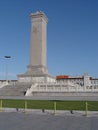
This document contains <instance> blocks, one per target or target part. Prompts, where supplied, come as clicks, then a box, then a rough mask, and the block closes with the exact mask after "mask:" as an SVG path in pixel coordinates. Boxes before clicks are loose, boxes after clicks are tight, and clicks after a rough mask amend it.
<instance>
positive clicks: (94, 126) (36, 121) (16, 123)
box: [0, 110, 98, 130]
mask: <svg viewBox="0 0 98 130" xmlns="http://www.w3.org/2000/svg"><path fill="white" fill-rule="evenodd" d="M84 114H85V113H84V112H80V111H74V114H71V113H70V112H69V111H56V115H54V114H53V111H45V112H42V110H33V111H32V112H31V111H26V113H24V112H23V111H18V112H16V111H14V110H13V111H6V112H0V130H98V112H88V116H87V117H86V116H84Z"/></svg>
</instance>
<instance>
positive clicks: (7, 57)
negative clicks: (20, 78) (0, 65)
mask: <svg viewBox="0 0 98 130" xmlns="http://www.w3.org/2000/svg"><path fill="white" fill-rule="evenodd" d="M4 57H5V59H10V58H11V56H4ZM5 77H6V81H8V61H6V72H5Z"/></svg>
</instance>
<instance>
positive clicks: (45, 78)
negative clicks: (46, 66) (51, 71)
mask: <svg viewBox="0 0 98 130" xmlns="http://www.w3.org/2000/svg"><path fill="white" fill-rule="evenodd" d="M18 82H26V83H27V82H55V77H53V76H50V75H48V74H44V75H27V74H21V75H18Z"/></svg>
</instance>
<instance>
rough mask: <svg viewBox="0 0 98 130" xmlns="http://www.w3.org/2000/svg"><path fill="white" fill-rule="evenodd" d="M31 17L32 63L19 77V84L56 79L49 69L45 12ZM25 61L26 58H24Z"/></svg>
mask: <svg viewBox="0 0 98 130" xmlns="http://www.w3.org/2000/svg"><path fill="white" fill-rule="evenodd" d="M30 17H31V40H30V63H29V65H28V66H27V71H26V73H24V74H19V75H18V81H19V82H33V81H35V82H50V81H54V78H53V77H52V76H50V75H49V74H48V69H47V55H46V54H47V49H46V48H47V47H46V46H47V44H46V42H47V23H48V19H47V17H46V15H45V14H44V13H43V12H41V11H40V12H36V13H33V14H31V15H30ZM24 59H25V58H24Z"/></svg>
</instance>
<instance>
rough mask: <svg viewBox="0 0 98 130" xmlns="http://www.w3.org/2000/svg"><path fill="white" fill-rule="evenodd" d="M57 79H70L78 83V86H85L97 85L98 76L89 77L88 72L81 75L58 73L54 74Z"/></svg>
mask: <svg viewBox="0 0 98 130" xmlns="http://www.w3.org/2000/svg"><path fill="white" fill-rule="evenodd" d="M56 80H57V81H66V80H68V81H71V82H72V83H75V84H79V85H80V86H85V87H87V86H88V87H94V88H96V87H98V78H93V77H90V76H89V75H88V74H84V75H83V76H76V77H71V76H68V75H58V76H56Z"/></svg>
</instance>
